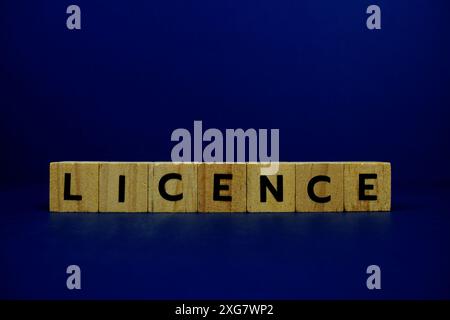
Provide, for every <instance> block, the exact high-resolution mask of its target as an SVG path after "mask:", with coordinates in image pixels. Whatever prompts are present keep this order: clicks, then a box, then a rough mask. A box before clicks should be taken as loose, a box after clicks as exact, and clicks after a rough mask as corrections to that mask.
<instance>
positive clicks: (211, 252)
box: [0, 186, 450, 299]
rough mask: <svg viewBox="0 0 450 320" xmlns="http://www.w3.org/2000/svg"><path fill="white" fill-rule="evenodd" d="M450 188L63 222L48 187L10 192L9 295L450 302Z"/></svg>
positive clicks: (6, 210)
mask: <svg viewBox="0 0 450 320" xmlns="http://www.w3.org/2000/svg"><path fill="white" fill-rule="evenodd" d="M447 190H448V189H446V188H442V187H441V188H439V189H436V190H433V188H425V187H424V188H423V190H421V189H419V188H416V189H414V188H410V190H408V189H402V192H401V193H400V192H399V193H396V194H395V197H394V199H393V211H392V212H391V213H345V214H333V213H310V214H300V213H298V214H86V213H82V214H73V213H72V214H51V213H49V212H48V209H47V207H48V200H47V199H48V188H47V186H29V187H16V188H9V189H2V190H1V192H0V200H1V202H2V204H3V205H2V210H1V215H2V223H1V224H0V237H1V238H0V240H1V245H0V272H1V275H2V277H1V278H2V279H1V281H0V288H1V290H0V298H3V299H5V298H6V299H16V298H20V299H347V298H350V299H443V298H444V299H448V298H450V258H449V252H450V251H449V248H450V246H449V244H450V241H449V240H450V234H449V232H448V230H449V227H450V215H449V212H448V208H447V207H446V202H445V197H446V196H447V192H446V191H447ZM71 264H76V265H79V266H80V268H81V286H82V289H81V290H68V289H67V288H66V279H67V276H68V275H67V274H66V268H67V266H68V265H71ZM371 264H376V265H379V266H380V268H381V286H382V289H381V290H368V289H367V288H366V279H367V277H368V275H367V274H366V268H367V266H368V265H371Z"/></svg>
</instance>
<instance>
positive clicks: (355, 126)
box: [0, 0, 450, 299]
mask: <svg viewBox="0 0 450 320" xmlns="http://www.w3.org/2000/svg"><path fill="white" fill-rule="evenodd" d="M447 2H448V1H444V0H442V1H438V0H434V1H425V0H421V1H420V0H408V1H406V0H396V1H380V0H378V1H357V0H354V1H344V2H343V1H325V0H310V1H294V0H292V1H284V0H283V1H270V0H253V1H246V0H228V1H223V0H218V1H207V0H196V1H181V0H180V1H174V0H168V1H143V0H142V1H97V0H95V1H94V0H90V1H81V0H77V1H74V2H72V1H43V0H39V1H12V0H10V1H1V3H0V41H1V42H0V43H1V44H0V49H1V50H0V92H1V95H0V148H1V149H0V150H1V157H0V166H1V170H0V190H1V193H0V199H1V203H2V207H1V209H0V212H1V216H2V222H1V223H0V243H1V244H0V289H1V290H0V297H2V298H72V297H73V298H447V299H448V298H450V275H449V270H450V259H449V249H450V246H449V244H450V241H449V240H450V235H449V234H448V230H449V227H450V217H449V210H448V208H447V206H446V201H445V200H446V197H447V194H448V191H449V189H450V188H449V186H448V184H449V182H450V170H449V168H450V166H449V165H448V163H449V162H450V152H449V147H450V143H449V137H450V129H449V126H448V121H449V119H450V111H449V107H450V90H449V89H450V63H449V57H450V43H449V39H450V28H449V22H448V21H449V19H450V10H449V9H450V6H449V4H448V3H447ZM72 3H76V4H78V5H79V6H80V7H81V11H82V30H79V31H70V30H68V29H67V28H66V26H65V23H66V17H67V15H66V13H65V12H66V8H67V6H68V5H70V4H72ZM370 4H378V5H379V6H380V7H381V10H382V29H381V30H376V31H370V30H368V29H367V28H366V26H365V23H366V18H367V15H366V13H365V11H366V8H367V6H368V5H370ZM194 120H202V121H203V125H204V127H206V128H209V127H215V128H219V129H225V128H244V129H245V128H251V127H253V128H279V129H280V136H281V146H280V153H281V160H283V161H309V160H311V161H327V160H379V161H390V162H392V166H393V212H392V213H391V214H342V215H333V214H303V215H302V214H293V215H276V214H273V215H271V214H267V215H266V214H265V215H214V216H203V215H195V214H193V215H182V216H180V215H79V214H78V215H50V214H49V213H48V210H47V207H48V162H49V161H60V160H109V161H115V160H129V161H137V160H145V161H155V160H170V151H171V148H172V146H173V143H171V142H170V134H171V132H172V131H173V130H174V129H176V128H179V127H184V128H188V129H190V128H192V125H193V121H194ZM69 264H78V265H80V267H81V268H82V274H83V278H82V281H83V282H82V286H83V289H82V290H81V291H77V292H71V291H68V290H67V289H66V287H65V279H66V274H65V268H66V266H67V265H69ZM370 264H379V265H380V266H381V268H382V287H383V289H382V290H381V291H376V292H373V291H368V290H367V289H366V287H365V279H366V274H365V268H366V267H367V266H368V265H370Z"/></svg>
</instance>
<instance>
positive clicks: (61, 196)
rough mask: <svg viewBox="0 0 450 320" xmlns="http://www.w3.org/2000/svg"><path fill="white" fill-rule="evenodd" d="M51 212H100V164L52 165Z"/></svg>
mask: <svg viewBox="0 0 450 320" xmlns="http://www.w3.org/2000/svg"><path fill="white" fill-rule="evenodd" d="M50 211H53V212H97V211H98V163H93V162H52V163H50Z"/></svg>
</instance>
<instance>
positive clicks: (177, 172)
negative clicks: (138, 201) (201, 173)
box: [153, 162, 197, 212]
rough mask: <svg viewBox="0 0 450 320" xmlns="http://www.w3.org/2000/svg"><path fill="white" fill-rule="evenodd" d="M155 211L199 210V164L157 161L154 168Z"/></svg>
mask: <svg viewBox="0 0 450 320" xmlns="http://www.w3.org/2000/svg"><path fill="white" fill-rule="evenodd" d="M153 175H154V179H153V211H154V212H197V165H196V164H194V163H173V162H156V163H155V165H154V169H153Z"/></svg>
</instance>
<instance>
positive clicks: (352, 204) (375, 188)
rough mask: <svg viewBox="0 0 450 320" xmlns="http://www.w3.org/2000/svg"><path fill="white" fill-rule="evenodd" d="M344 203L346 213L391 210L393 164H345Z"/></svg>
mask: <svg viewBox="0 0 450 320" xmlns="http://www.w3.org/2000/svg"><path fill="white" fill-rule="evenodd" d="M344 202H345V205H344V209H345V211H389V210H391V164H390V163H388V162H355V163H351V162H349V163H345V168H344Z"/></svg>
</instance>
